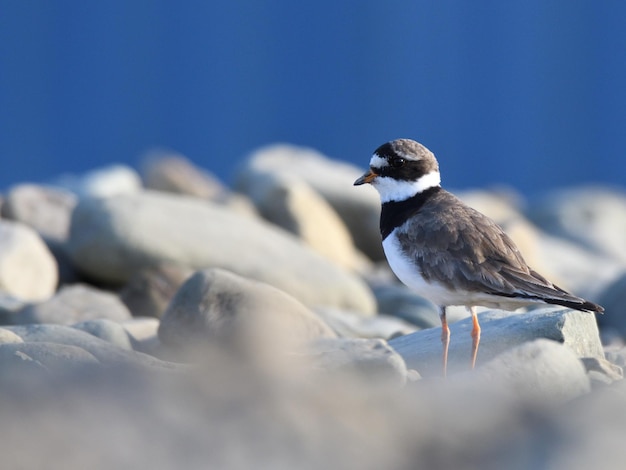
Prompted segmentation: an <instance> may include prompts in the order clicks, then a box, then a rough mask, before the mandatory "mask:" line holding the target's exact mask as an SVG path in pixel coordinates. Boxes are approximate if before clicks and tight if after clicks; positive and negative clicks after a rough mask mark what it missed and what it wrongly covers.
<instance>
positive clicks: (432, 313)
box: [372, 284, 441, 329]
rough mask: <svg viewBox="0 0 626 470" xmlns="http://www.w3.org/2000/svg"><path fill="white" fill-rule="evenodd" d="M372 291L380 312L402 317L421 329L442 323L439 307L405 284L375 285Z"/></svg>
mask: <svg viewBox="0 0 626 470" xmlns="http://www.w3.org/2000/svg"><path fill="white" fill-rule="evenodd" d="M372 291H373V292H374V295H375V296H376V301H377V302H378V310H379V311H380V312H384V313H386V314H388V315H393V316H395V317H398V318H401V319H402V320H405V321H407V322H410V323H412V324H413V325H415V326H417V327H418V328H420V329H424V328H432V327H435V326H438V325H441V322H440V321H439V311H438V309H437V307H436V306H435V305H434V304H433V303H432V302H431V301H429V300H428V299H425V298H424V297H421V296H419V295H417V294H415V293H413V292H412V291H411V290H410V289H409V288H407V287H405V286H404V285H400V284H385V285H379V286H375V287H373V288H372Z"/></svg>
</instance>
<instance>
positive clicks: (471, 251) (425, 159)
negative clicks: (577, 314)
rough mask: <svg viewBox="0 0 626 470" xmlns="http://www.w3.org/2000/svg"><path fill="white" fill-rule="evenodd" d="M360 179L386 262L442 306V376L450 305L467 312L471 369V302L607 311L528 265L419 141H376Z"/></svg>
mask: <svg viewBox="0 0 626 470" xmlns="http://www.w3.org/2000/svg"><path fill="white" fill-rule="evenodd" d="M365 183H369V184H371V185H372V186H374V188H376V190H378V193H379V195H380V201H381V204H382V210H381V215H380V233H381V235H382V243H383V249H384V251H385V256H386V257H387V261H388V262H389V266H390V267H391V269H392V270H393V272H394V273H395V274H396V276H397V277H398V278H399V279H400V281H402V282H403V283H404V284H406V285H407V286H408V287H410V288H411V289H413V290H414V291H415V292H416V293H418V294H419V295H421V296H423V297H425V298H427V299H429V300H431V301H432V302H433V303H435V304H436V305H437V306H438V307H439V317H440V320H441V341H442V343H443V374H444V376H445V375H446V370H447V363H448V346H449V344H450V329H449V327H448V322H447V320H446V308H447V307H449V306H452V305H463V306H465V307H466V308H467V309H468V310H469V311H470V313H471V316H472V332H471V335H472V351H471V363H470V365H471V367H472V368H474V366H475V364H476V355H477V353H478V345H479V343H480V324H479V323H478V317H477V315H476V306H485V307H493V308H500V309H505V310H516V309H517V308H520V307H524V306H527V305H530V304H537V303H540V304H556V305H562V306H565V307H569V308H572V309H575V310H581V311H584V312H598V313H601V312H603V311H604V309H603V308H602V307H601V306H600V305H596V304H594V303H593V302H589V301H587V300H584V299H582V298H580V297H576V296H575V295H572V294H570V293H568V292H566V291H565V290H563V289H561V288H560V287H558V286H556V285H555V284H553V283H552V282H550V281H548V280H547V279H546V278H545V277H543V276H542V275H540V274H539V273H537V272H536V271H534V270H533V269H532V268H530V267H529V266H528V265H527V264H526V262H525V261H524V258H523V257H522V255H521V253H520V251H519V250H518V248H517V247H516V246H515V244H514V243H513V241H512V240H511V239H510V238H509V236H508V235H507V234H506V233H504V231H503V230H502V228H500V227H499V226H498V225H497V224H496V223H495V222H494V221H493V220H491V219H490V218H489V217H487V216H485V215H484V214H481V213H480V212H478V211H477V210H475V209H472V208H471V207H469V206H467V205H466V204H464V203H463V202H462V201H461V200H460V199H458V198H457V197H456V196H454V195H453V194H451V193H449V192H448V191H446V190H445V189H443V188H442V187H441V177H440V174H439V164H438V163H437V159H436V158H435V156H434V155H433V153H432V152H431V151H430V150H428V149H427V148H426V147H424V146H423V145H421V144H419V143H418V142H415V141H414V140H409V139H399V140H393V141H391V142H387V143H386V144H383V145H381V146H380V147H378V148H377V149H376V150H375V151H374V154H373V156H372V158H371V159H370V167H369V171H367V172H366V173H365V174H364V175H363V176H361V177H360V178H359V179H357V180H356V181H355V182H354V185H355V186H357V185H362V184H365Z"/></svg>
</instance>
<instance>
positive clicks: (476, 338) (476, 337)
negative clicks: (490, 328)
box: [467, 306, 480, 369]
mask: <svg viewBox="0 0 626 470" xmlns="http://www.w3.org/2000/svg"><path fill="white" fill-rule="evenodd" d="M467 309H468V310H469V311H470V313H471V314H472V369H473V368H474V366H475V365H476V354H478V343H480V324H479V323H478V317H477V316H476V307H474V306H472V307H467Z"/></svg>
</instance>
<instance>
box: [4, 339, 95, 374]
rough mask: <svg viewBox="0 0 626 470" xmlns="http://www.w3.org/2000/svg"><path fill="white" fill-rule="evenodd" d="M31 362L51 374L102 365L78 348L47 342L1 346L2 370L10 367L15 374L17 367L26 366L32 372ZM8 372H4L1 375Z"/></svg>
mask: <svg viewBox="0 0 626 470" xmlns="http://www.w3.org/2000/svg"><path fill="white" fill-rule="evenodd" d="M29 361H34V362H35V363H36V364H37V365H41V366H42V367H43V368H44V369H45V370H47V371H50V372H62V371H70V370H71V369H73V368H76V367H93V366H98V365H100V361H98V359H96V358H95V357H94V356H93V355H92V354H90V353H89V352H87V351H85V350H84V349H82V348H80V347H77V346H70V345H66V344H56V343H46V342H39V343H13V344H0V369H3V368H4V367H6V366H9V367H10V368H11V369H12V371H11V372H12V373H14V372H16V366H23V365H26V367H27V368H28V369H29V371H30V370H31V367H32V364H28V362H29ZM6 372H7V371H4V370H3V371H2V372H0V374H6Z"/></svg>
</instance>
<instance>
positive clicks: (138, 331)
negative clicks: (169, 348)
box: [120, 317, 161, 357]
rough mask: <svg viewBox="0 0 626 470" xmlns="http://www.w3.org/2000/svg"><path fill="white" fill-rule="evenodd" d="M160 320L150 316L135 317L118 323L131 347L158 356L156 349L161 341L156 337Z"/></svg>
mask: <svg viewBox="0 0 626 470" xmlns="http://www.w3.org/2000/svg"><path fill="white" fill-rule="evenodd" d="M159 324H160V321H159V320H157V319H156V318H151V317H143V318H142V317H135V318H133V319H132V320H128V321H125V322H123V323H121V324H120V325H121V326H122V328H124V330H125V331H126V333H127V334H128V337H129V338H130V341H131V344H132V346H133V349H134V350H136V351H140V352H143V353H146V354H151V355H153V356H157V357H160V356H159V355H158V354H159V353H158V350H159V348H160V346H161V342H160V340H159V337H158V330H159Z"/></svg>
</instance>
